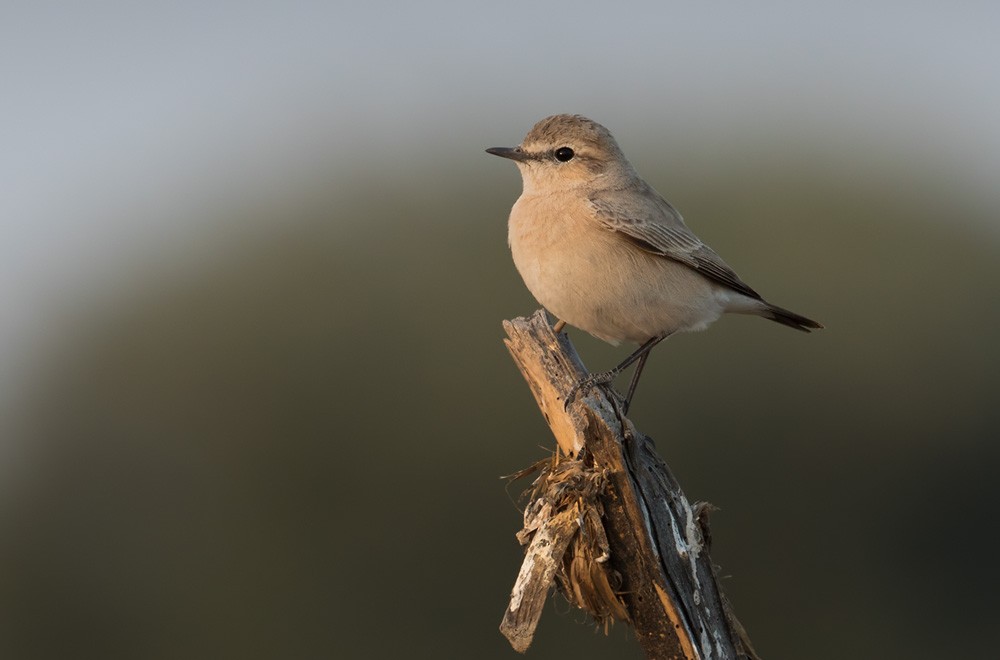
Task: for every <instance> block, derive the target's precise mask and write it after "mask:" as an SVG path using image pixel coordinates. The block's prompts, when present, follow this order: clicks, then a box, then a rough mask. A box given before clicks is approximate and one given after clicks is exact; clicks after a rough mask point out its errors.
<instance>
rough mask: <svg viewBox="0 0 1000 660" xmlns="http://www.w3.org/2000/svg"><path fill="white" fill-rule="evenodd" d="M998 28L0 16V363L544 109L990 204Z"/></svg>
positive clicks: (995, 23)
mask: <svg viewBox="0 0 1000 660" xmlns="http://www.w3.org/2000/svg"><path fill="white" fill-rule="evenodd" d="M998 27H1000V8H998V5H997V4H996V3H991V2H960V3H909V2H907V3H904V2H884V1H882V2H849V3H823V4H818V3H802V2H768V3H736V2H712V3H704V2H700V3H695V2H684V3H678V2H671V3H662V2H655V3H654V2H649V3H630V4H621V3H616V4H615V5H614V6H612V5H611V4H610V3H593V2H554V3H535V2H505V3H493V4H490V5H485V4H484V5H483V6H474V5H473V4H472V3H464V2H426V3H386V2H371V3H338V2H334V3H320V2H316V3H310V2H280V3H279V2H208V3H205V2H200V1H199V2H172V3H143V2H138V3H137V2H93V3H68V2H63V3H58V2H57V3H52V2H8V3H5V5H4V9H0V81H2V90H3V93H2V95H0V127H2V128H0V136H2V137H0V144H2V147H0V181H2V182H3V184H2V190H3V194H2V195H0V305H2V309H3V311H2V321H0V368H5V367H8V366H10V365H11V364H13V362H12V361H15V356H17V355H19V354H21V353H22V352H23V349H24V347H25V346H26V343H25V342H26V341H27V340H28V339H29V338H31V337H37V336H38V334H39V333H41V332H44V327H45V326H46V323H49V322H52V319H53V318H55V317H53V316H52V313H53V310H55V309H57V308H58V306H59V303H57V301H61V300H62V301H64V300H65V299H67V298H68V299H72V298H73V297H74V296H75V295H76V293H77V292H82V291H84V290H86V289H88V288H94V287H95V286H97V288H99V287H100V284H99V283H100V282H103V281H106V280H109V279H110V280H113V279H114V278H115V277H116V276H117V275H118V274H120V273H121V272H123V271H122V269H123V268H125V267H126V266H125V265H126V264H128V263H130V262H135V261H142V262H147V261H153V262H155V261H156V259H163V260H166V261H168V262H169V261H175V260H177V259H179V258H180V254H181V253H183V252H184V251H191V250H195V251H196V250H197V241H192V240H191V239H190V237H191V236H201V237H205V236H210V235H211V227H207V226H206V223H210V222H211V221H212V220H211V219H213V218H220V217H224V215H225V213H224V211H225V210H226V209H228V208H231V207H233V206H234V205H239V206H242V207H247V206H249V207H251V208H252V207H254V206H255V205H263V204H267V203H269V200H270V201H273V200H275V199H281V198H282V196H283V195H294V194H295V192H296V191H297V190H300V189H302V188H303V187H307V186H309V185H326V186H330V187H332V188H337V187H338V186H344V187H345V192H346V189H347V188H348V186H347V184H346V183H345V182H350V181H356V180H357V177H358V172H369V173H373V175H375V176H378V177H380V178H381V179H382V180H383V181H384V182H385V185H386V186H387V187H392V186H394V185H402V184H401V183H400V182H405V181H407V180H420V179H421V178H423V180H426V179H428V178H431V179H433V178H434V177H435V169H436V168H435V163H447V162H448V161H449V160H450V161H451V162H453V163H454V162H459V161H461V162H466V161H467V160H468V162H474V161H473V160H472V159H475V158H478V157H479V156H480V153H479V152H480V151H481V149H482V148H483V147H486V146H492V145H502V144H513V143H516V141H517V140H519V139H520V137H521V136H522V135H523V134H524V132H525V131H526V130H527V129H528V128H529V127H530V125H531V124H532V123H533V122H534V121H536V120H537V119H539V118H541V117H542V116H545V115H547V114H551V113H554V112H580V113H583V114H587V115H589V116H591V117H593V118H595V119H597V120H598V121H601V122H602V123H604V124H606V125H608V126H609V127H610V128H611V129H612V130H613V131H614V132H615V134H616V135H617V136H618V137H619V140H620V141H621V142H622V144H623V146H624V147H625V150H626V152H627V153H630V154H634V155H635V160H636V161H637V165H638V166H639V169H640V171H642V170H643V164H644V163H655V162H658V161H662V160H664V159H669V158H670V156H671V154H670V153H663V152H662V151H660V150H658V149H656V147H657V146H658V145H660V144H662V138H661V137H660V136H664V135H666V136H670V138H669V143H670V144H672V145H685V146H684V148H683V149H681V151H682V152H683V153H685V154H689V155H690V154H692V153H693V154H701V157H700V158H699V159H697V160H695V161H694V162H693V163H692V167H694V168H705V169H710V168H711V167H712V162H713V159H716V158H719V159H721V158H724V157H725V156H726V155H727V154H731V153H733V152H741V153H744V155H746V154H753V153H764V152H766V151H767V150H768V149H770V150H772V151H773V150H775V149H778V148H781V149H786V150H787V149H798V150H801V151H802V153H803V154H806V155H808V156H809V157H815V158H817V159H823V160H826V161H829V163H831V164H832V166H834V167H837V168H843V169H844V170H845V171H850V170H851V169H852V168H855V167H857V168H861V169H862V170H864V169H865V168H868V170H869V172H870V175H871V176H897V175H898V174H897V173H894V172H892V171H891V170H893V169H894V168H898V169H899V170H900V171H905V172H910V173H917V174H921V175H929V176H930V177H931V178H938V179H940V180H942V181H943V182H944V183H946V184H947V185H950V186H957V187H959V188H960V189H961V190H963V191H965V192H966V194H967V195H968V196H969V197H970V198H971V199H974V200H981V202H982V204H986V205H991V206H996V205H997V203H998V195H1000V193H998V187H997V183H998V178H1000V177H998V175H997V172H1000V123H998V122H997V117H1000V68H998V67H997V63H998V62H1000V40H998V39H997V38H996V34H997V29H998ZM648 135H655V136H657V137H656V139H651V140H650V141H649V143H648V144H647V143H645V141H644V139H643V137H644V136H648ZM862 149H864V150H867V151H871V150H880V151H881V152H882V153H884V154H885V157H884V159H883V160H878V161H875V162H869V161H865V162H861V161H859V160H858V159H857V157H856V154H857V152H858V151H859V150H862ZM689 157H690V156H689ZM418 163H419V167H418ZM887 164H889V166H886V165H887ZM483 168H484V170H483V171H484V174H483V176H487V174H486V172H489V174H488V176H496V171H495V170H488V169H487V161H485V160H484V161H483ZM341 176H342V177H343V178H342V179H341V178H340V177H341ZM511 176H513V174H511ZM387 192H388V191H387ZM264 215H266V214H262V216H264ZM275 220H276V221H280V218H275ZM340 221H342V222H344V223H345V225H349V224H351V223H355V222H356V223H362V222H363V221H364V219H363V218H343V219H341V220H340ZM943 221H948V222H954V223H960V222H962V218H947V219H943ZM995 229H996V227H995V226H994V227H990V228H989V229H987V230H986V231H988V232H993V231H995ZM170 246H173V247H174V249H171V248H170ZM178 246H179V247H178ZM102 278H104V279H102ZM95 283H97V284H95ZM5 372H7V370H6V369H5ZM7 373H9V372H7Z"/></svg>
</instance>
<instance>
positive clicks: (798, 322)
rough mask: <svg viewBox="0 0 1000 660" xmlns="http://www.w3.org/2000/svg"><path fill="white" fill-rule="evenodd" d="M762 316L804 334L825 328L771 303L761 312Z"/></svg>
mask: <svg viewBox="0 0 1000 660" xmlns="http://www.w3.org/2000/svg"><path fill="white" fill-rule="evenodd" d="M760 315H761V316H763V317H764V318H766V319H771V320H772V321H775V322H777V323H780V324H782V325H787V326H788V327H789V328H795V329H796V330H801V331H802V332H811V331H812V330H817V329H819V328H822V327H823V324H822V323H817V322H816V321H813V320H812V319H807V318H806V317H804V316H800V315H798V314H796V313H795V312H790V311H788V310H787V309H783V308H781V307H778V306H777V305H772V304H770V303H768V304H767V308H766V309H765V310H764V311H763V312H761V314H760Z"/></svg>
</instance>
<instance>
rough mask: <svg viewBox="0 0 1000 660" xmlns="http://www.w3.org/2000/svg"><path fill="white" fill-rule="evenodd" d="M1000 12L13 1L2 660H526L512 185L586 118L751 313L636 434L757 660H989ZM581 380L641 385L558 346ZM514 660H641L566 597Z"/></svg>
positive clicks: (991, 8) (2, 347) (674, 366)
mask: <svg viewBox="0 0 1000 660" xmlns="http://www.w3.org/2000/svg"><path fill="white" fill-rule="evenodd" d="M998 21H1000V9H998V6H997V4H996V3H990V2H957V3H918V4H916V5H914V4H913V3H903V2H889V1H880V0H877V1H875V2H870V1H869V2H864V3H861V2H857V3H854V2H847V3H835V4H831V3H826V4H825V5H819V4H814V3H801V2H766V3H749V4H748V3H730V2H722V3H719V2H713V3H652V2H649V3H634V4H628V5H621V4H618V5H615V6H612V5H611V4H609V3H589V2H573V3H569V2H560V3H547V4H545V5H539V4H538V3H527V2H505V3H502V4H496V5H495V6H493V7H474V6H472V5H470V4H469V3H460V2H426V3H419V4H417V3H408V4H404V3H378V2H374V3H367V4H365V5H364V6H363V7H362V6H361V5H360V4H359V5H358V6H351V7H349V6H347V3H310V2H281V3H278V2H265V1H261V2H191V1H187V0H183V1H180V2H173V3H134V2H97V3H83V4H82V3H75V4H74V3H47V2H33V3H24V2H9V3H7V4H6V5H5V7H4V9H2V10H0V80H2V89H3V94H2V100H0V144H2V149H0V182H2V183H0V185H2V190H3V193H2V195H0V310H2V311H0V410H2V416H0V419H2V425H3V428H2V435H0V656H2V657H4V658H26V659H27V658H69V657H72V658H91V657H93V658H105V659H106V658H220V657H241V658H320V657H327V658H328V657H337V658H396V657H410V658H473V657H474V658H512V657H515V654H514V652H513V651H511V650H510V648H509V647H508V646H507V644H506V642H505V640H504V639H503V638H502V637H501V636H500V634H499V632H498V631H497V626H498V625H499V622H500V618H501V615H502V613H503V611H504V608H505V606H506V603H507V598H508V595H509V590H510V587H511V585H512V584H513V580H514V578H515V576H516V573H517V570H518V567H519V563H520V557H521V550H520V548H519V547H518V545H517V543H516V541H515V539H514V533H515V532H516V531H517V530H518V528H519V525H520V514H519V509H518V506H517V504H518V502H517V493H518V492H519V490H520V489H521V484H514V485H508V484H506V483H505V482H503V481H501V480H500V478H499V477H500V476H501V475H506V474H510V473H513V472H515V471H517V470H519V469H521V468H523V467H525V466H527V465H529V464H531V463H532V462H534V461H535V460H537V459H539V458H541V457H543V456H545V455H547V453H548V452H549V451H551V448H552V446H553V442H552V439H551V436H550V434H549V432H548V429H547V427H546V426H545V424H544V422H543V420H542V418H541V415H540V414H539V413H538V411H537V409H536V408H535V406H534V404H533V402H532V400H531V397H530V394H529V392H528V389H527V388H526V387H525V385H524V383H523V382H522V380H521V378H520V375H519V374H518V372H517V370H516V368H515V367H514V365H513V363H512V362H511V361H510V359H509V356H508V355H507V353H506V350H505V349H504V347H503V344H502V342H501V339H502V336H503V334H502V330H501V320H502V319H505V318H510V317H514V316H518V315H525V314H528V313H530V312H532V311H533V310H534V309H535V308H536V304H535V303H534V301H533V300H532V299H531V297H530V295H529V294H528V293H527V291H526V290H525V289H524V286H523V285H522V283H521V281H520V278H519V277H518V275H517V273H516V271H515V270H514V267H513V265H512V263H511V261H510V257H509V253H508V250H507V247H506V218H507V213H508V210H509V208H510V206H511V204H512V203H513V202H514V200H515V199H516V197H517V195H518V194H519V191H520V179H519V176H518V174H517V172H516V169H515V168H514V167H513V165H512V164H511V163H509V162H505V161H502V160H500V159H497V158H493V157H491V156H488V155H486V154H484V153H483V149H484V148H485V147H490V146H513V145H515V144H517V143H518V142H519V141H520V140H521V138H522V136H523V135H524V133H526V132H527V130H528V129H529V128H530V127H531V126H532V124H533V123H534V122H535V121H537V120H538V119H541V118H542V117H544V116H546V115H549V114H553V113H556V112H575V113H582V114H585V115H587V116H590V117H592V118H594V119H596V120H597V121H600V122H601V123H603V124H605V125H606V126H608V127H609V128H610V129H611V130H612V132H613V133H614V134H615V135H616V137H617V138H618V140H619V142H620V143H621V145H622V147H623V149H624V150H625V152H626V153H627V154H628V155H629V157H630V158H631V160H632V161H633V163H634V164H635V166H636V167H637V169H638V170H639V172H640V173H642V174H643V175H644V177H645V178H646V179H647V180H648V181H649V182H650V183H651V184H652V185H653V186H654V187H656V188H657V189H658V190H659V191H660V192H661V193H662V194H664V195H665V196H666V197H667V198H668V199H670V200H671V201H672V202H673V203H674V204H675V205H676V206H677V207H678V208H679V209H680V210H681V212H682V213H684V215H685V217H686V218H687V220H688V223H689V225H690V226H691V227H692V228H693V229H694V230H695V231H696V232H697V233H698V234H699V235H700V236H701V237H702V238H704V239H705V240H706V241H707V242H708V243H710V244H711V245H712V246H713V247H714V248H715V249H716V250H717V251H718V252H719V253H720V254H722V255H723V257H724V258H725V259H726V260H727V261H728V262H729V263H730V264H731V265H732V266H733V267H734V268H735V269H736V270H737V272H739V273H740V275H741V276H742V277H743V278H744V279H745V280H746V281H747V282H749V283H750V284H751V285H753V286H754V287H755V288H756V289H758V290H759V291H761V292H762V293H763V294H764V295H765V296H766V297H767V298H769V299H770V300H772V301H774V302H775V303H777V304H780V305H782V306H786V307H789V308H791V309H794V310H795V311H797V312H800V313H802V314H805V315H807V316H810V317H813V318H816V319H818V320H820V321H822V322H823V323H825V324H826V326H827V329H826V330H824V331H821V332H819V333H814V334H812V335H804V334H801V333H796V332H791V331H790V330H788V329H786V328H782V327H780V326H778V325H775V324H771V323H767V322H764V321H762V320H760V319H755V318H746V317H731V318H726V319H723V320H722V321H721V322H719V323H718V324H716V325H715V326H714V327H713V328H712V329H711V330H710V331H709V332H706V333H699V334H692V335H685V336H679V337H675V338H672V339H671V340H670V341H669V342H668V343H667V344H665V345H664V346H663V347H661V348H659V349H658V350H657V351H656V352H655V353H654V357H653V359H652V360H651V361H650V363H649V366H648V367H647V370H646V372H645V375H644V379H643V386H642V387H641V388H640V389H639V392H638V395H637V398H636V400H635V405H634V407H633V412H634V414H633V418H634V419H635V421H636V423H637V425H638V426H639V428H641V429H642V430H643V431H644V432H646V433H648V434H649V435H651V436H652V437H654V438H655V439H656V441H657V447H658V449H659V451H660V453H661V454H662V455H663V456H664V458H665V459H666V460H667V462H668V463H669V464H670V465H671V467H672V468H673V470H674V472H675V474H676V476H677V478H678V479H679V480H680V482H681V484H682V485H683V486H684V487H685V490H686V491H687V493H688V495H689V496H690V497H691V498H692V499H697V500H709V501H711V502H713V503H714V504H715V505H717V506H718V507H719V508H720V511H718V512H717V513H716V514H715V515H714V517H713V519H712V522H713V535H714V540H715V541H714V542H715V545H714V552H713V557H714V559H715V561H716V562H717V563H719V564H720V565H721V566H722V567H723V573H724V574H725V575H726V576H727V577H726V579H725V587H726V590H727V593H728V594H729V596H730V598H731V600H732V601H733V603H734V606H735V610H736V612H737V614H738V615H739V616H740V618H741V619H742V620H743V623H744V624H745V625H746V628H747V629H748V631H749V633H750V636H751V638H752V639H753V641H754V643H755V644H756V646H757V650H758V651H759V652H760V653H761V654H762V656H763V657H765V658H769V659H776V658H803V657H808V658H814V659H817V660H822V659H825V658H831V659H832V658H838V659H839V658H844V657H851V658H887V657H907V658H940V657H969V658H974V657H988V656H989V655H991V651H992V650H993V649H994V638H995V633H996V619H997V615H998V614H1000V611H998V609H1000V608H998V606H997V600H996V597H995V593H994V588H995V586H996V585H997V584H998V583H1000V575H998V573H1000V571H998V569H997V568H996V562H995V561H994V560H995V557H996V556H997V554H998V553H1000V540H998V531H997V526H996V523H995V510H996V508H997V505H998V504H1000V486H998V485H997V484H998V480H997V469H998V467H1000V461H998V459H1000V449H998V446H997V443H996V442H995V439H996V437H997V428H998V426H1000V407H998V405H997V393H998V391H1000V350H998V348H997V346H996V341H997V337H998V331H1000V306H998V304H997V293H996V290H995V282H996V281H997V279H998V277H1000V259H998V257H1000V223H998V213H1000V186H998V183H1000V181H998V172H1000V123H998V122H997V117H998V116H1000V69H998V68H997V65H996V64H997V62H998V61H1000V40H997V39H996V28H997V25H998ZM571 336H572V338H573V339H574V341H575V342H576V344H577V347H578V349H579V350H580V352H581V354H582V355H583V357H584V360H585V361H586V362H587V364H588V365H589V366H590V368H591V369H606V368H608V367H610V366H611V365H613V364H615V363H616V362H618V361H619V359H621V357H623V356H624V355H625V354H626V352H627V350H628V349H627V348H625V347H621V348H618V349H614V348H611V347H609V346H605V345H603V344H601V343H600V342H598V341H596V340H593V339H591V338H589V337H585V336H582V335H581V333H579V332H576V331H573V332H572V333H571ZM529 657H533V658H564V657H574V658H580V659H583V658H606V657H622V658H640V657H642V656H641V652H640V650H639V647H638V645H637V644H636V643H635V640H634V639H633V637H632V636H631V635H630V634H629V632H628V631H627V629H626V628H625V627H624V626H617V627H616V628H615V629H614V630H613V631H612V634H611V635H610V636H608V637H605V636H604V635H603V634H602V633H598V632H595V631H594V629H593V626H592V625H591V624H590V623H588V622H587V621H586V619H585V617H584V616H583V615H581V614H580V613H579V612H576V611H570V610H569V608H568V606H567V605H566V604H565V602H564V601H561V600H559V599H553V600H552V602H551V604H550V605H549V606H548V608H547V610H546V612H545V614H544V615H543V618H542V621H541V625H540V628H539V632H538V636H537V638H536V642H535V645H534V647H533V648H532V649H531V650H530V651H529Z"/></svg>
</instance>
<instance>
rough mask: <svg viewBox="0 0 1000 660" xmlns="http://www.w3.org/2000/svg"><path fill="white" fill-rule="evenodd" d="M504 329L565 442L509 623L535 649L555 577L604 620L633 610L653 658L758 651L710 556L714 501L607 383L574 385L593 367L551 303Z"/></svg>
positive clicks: (537, 510) (536, 500)
mask: <svg viewBox="0 0 1000 660" xmlns="http://www.w3.org/2000/svg"><path fill="white" fill-rule="evenodd" d="M504 329H505V330H506V332H507V336H508V339H506V340H505V343H506V344H507V348H508V349H509V350H510V353H511V355H512V356H513V358H514V361H515V362H516V363H517V366H518V368H520V370H521V373H522V374H523V375H524V378H525V380H526V381H527V382H528V386H529V387H530V388H531V391H532V393H533V394H534V396H535V400H536V402H537V403H538V407H539V409H541V411H542V414H543V415H544V416H545V420H546V421H547V422H548V424H549V427H550V428H551V429H552V433H553V434H554V435H555V438H556V442H557V444H558V449H557V450H556V452H555V454H554V455H553V457H552V459H551V460H548V459H547V460H545V461H541V462H540V463H538V464H536V465H535V466H533V467H532V468H528V469H527V470H525V471H523V472H522V473H521V474H520V475H519V476H525V475H527V474H530V473H534V472H538V476H537V477H536V479H535V481H534V484H533V485H532V487H531V488H530V489H529V491H528V494H529V503H528V505H527V507H526V509H525V512H524V527H523V529H522V530H521V532H519V534H518V539H519V540H520V542H521V543H522V545H525V546H527V547H526V550H525V558H524V563H523V564H522V566H521V571H520V573H519V575H518V577H517V580H516V582H515V584H514V589H513V591H512V592H511V598H510V603H509V605H508V607H507V611H506V613H505V614H504V618H503V622H502V623H501V625H500V630H501V631H502V632H503V634H504V635H505V636H506V637H507V639H508V640H509V641H510V643H511V645H512V646H513V647H514V648H515V649H516V650H517V651H520V652H524V651H526V650H527V649H528V646H529V645H530V644H531V641H532V639H533V637H534V632H535V628H536V627H537V625H538V620H539V618H540V617H541V612H542V608H543V606H544V604H545V601H546V599H547V597H548V594H549V591H550V590H551V588H552V586H553V584H558V585H559V587H560V589H561V591H562V593H563V594H564V595H565V596H566V598H567V599H568V600H569V601H570V602H571V603H572V604H574V605H575V606H577V607H580V608H582V609H584V610H586V611H587V612H589V613H590V614H592V615H593V616H594V617H595V618H596V619H597V620H598V621H599V622H602V623H603V624H604V625H605V626H607V625H609V624H610V622H611V621H612V620H619V621H623V622H627V623H628V624H629V625H631V626H632V627H633V629H634V630H635V633H636V635H637V637H638V639H639V642H640V643H641V645H642V647H643V649H644V650H645V652H646V656H647V657H648V658H656V659H660V658H677V659H681V658H684V659H686V660H709V659H713V660H715V659H730V658H731V659H737V658H749V659H754V658H756V657H757V656H756V654H755V653H754V651H753V648H752V647H751V645H750V643H749V640H747V638H746V635H745V633H744V632H743V629H742V627H741V626H740V625H739V623H738V622H737V621H736V618H735V617H734V616H733V614H732V612H731V611H730V608H729V605H728V603H727V602H726V600H725V597H724V596H723V595H722V591H721V589H720V587H719V585H718V581H717V579H716V577H717V576H716V569H715V567H714V566H713V564H712V561H711V558H710V557H709V543H710V536H709V533H708V520H707V513H708V510H709V507H708V506H707V505H703V504H695V505H693V506H692V505H691V504H689V502H688V500H687V498H686V497H685V496H684V493H683V492H682V491H681V489H680V486H679V485H678V484H677V481H676V479H674V477H673V475H672V474H671V473H670V469H669V468H668V467H667V465H666V464H665V463H664V462H663V461H662V460H661V459H660V457H659V456H658V455H657V454H656V451H655V450H654V448H653V443H652V441H651V440H650V439H649V438H648V437H646V436H645V435H643V434H641V433H639V432H638V431H637V430H636V429H635V427H634V426H633V425H632V422H631V421H629V420H628V419H627V418H626V417H625V416H624V415H622V414H621V401H620V400H619V398H618V397H617V395H616V394H615V393H614V392H612V391H608V390H605V389H603V388H594V389H592V390H589V391H581V392H580V393H579V395H578V396H577V398H576V400H575V401H572V402H570V403H569V405H568V406H567V405H566V400H565V397H566V395H567V393H568V392H569V391H570V389H571V388H572V387H573V385H574V384H575V383H577V382H579V380H580V379H581V378H583V377H584V376H585V375H586V374H587V371H586V369H585V368H584V366H583V363H582V362H581V361H580V358H579V356H578V355H577V353H576V350H575V349H574V348H573V345H572V344H571V343H570V341H569V338H568V337H567V336H566V335H565V334H556V333H555V332H554V331H553V330H552V328H551V327H550V325H549V323H548V319H547V318H546V316H545V313H544V311H542V310H539V311H538V312H536V313H535V314H534V315H533V316H532V317H531V318H518V319H514V320H513V321H507V322H505V323H504Z"/></svg>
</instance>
